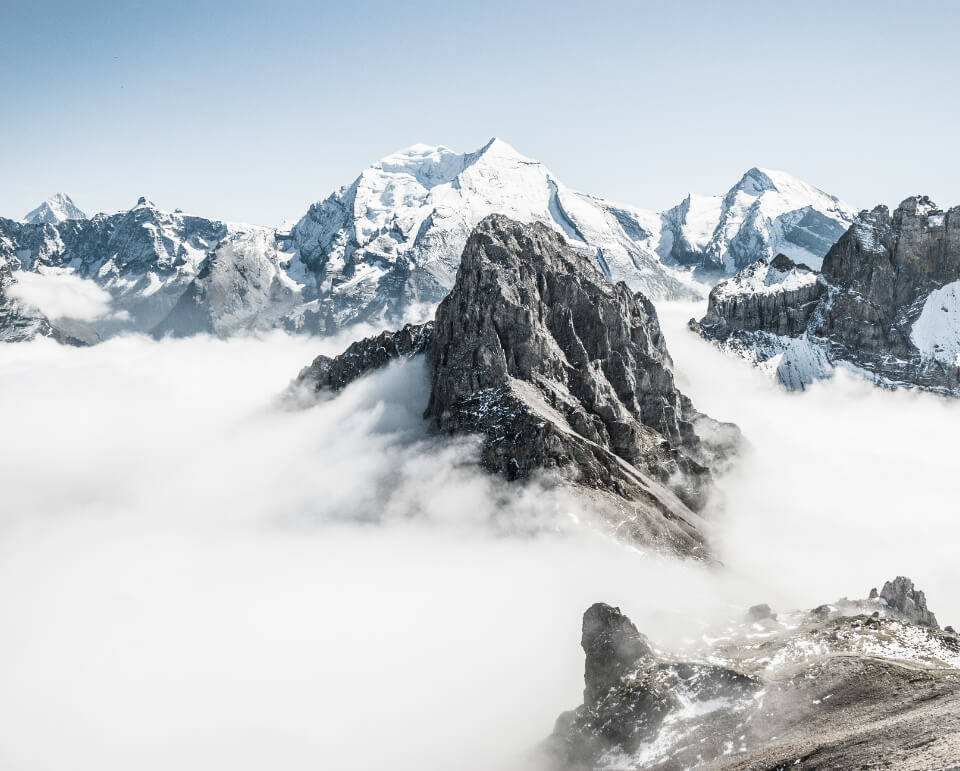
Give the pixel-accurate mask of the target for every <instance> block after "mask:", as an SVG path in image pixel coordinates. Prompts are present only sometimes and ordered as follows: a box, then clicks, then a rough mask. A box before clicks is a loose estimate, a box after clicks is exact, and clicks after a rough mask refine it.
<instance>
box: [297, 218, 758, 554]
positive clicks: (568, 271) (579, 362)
mask: <svg viewBox="0 0 960 771" xmlns="http://www.w3.org/2000/svg"><path fill="white" fill-rule="evenodd" d="M420 351H424V352H425V354H426V357H427V361H428V365H429V367H430V372H431V386H430V400H429V403H428V405H427V409H426V412H425V417H426V418H427V419H429V420H430V422H431V425H432V426H433V428H434V430H435V431H436V432H438V433H440V434H444V435H450V436H463V435H479V436H480V437H482V444H481V447H480V463H481V465H482V466H483V467H484V468H485V469H487V470H488V471H491V472H494V473H496V474H499V475H502V476H503V477H504V478H505V479H507V480H510V481H513V480H526V479H531V478H533V477H541V476H543V475H544V474H546V475H549V476H551V477H555V478H558V479H560V480H562V481H563V482H564V483H566V484H570V485H574V486H575V487H576V488H578V489H580V490H582V491H585V492H588V493H590V494H591V495H592V496H593V498H594V499H595V500H594V504H595V506H596V507H597V508H599V509H600V510H603V511H604V512H605V518H606V519H607V521H608V523H609V524H614V523H615V528H616V531H617V533H618V535H620V536H621V537H623V538H626V539H628V540H633V541H636V542H639V543H643V544H645V545H653V546H657V547H660V548H665V549H667V550H670V551H675V552H678V553H681V554H687V555H694V556H705V555H706V554H707V547H706V544H705V541H704V535H703V532H702V525H701V522H700V519H699V517H698V515H697V513H696V512H697V511H699V510H701V509H702V508H703V506H704V505H705V503H706V499H707V497H708V494H709V490H710V488H711V483H712V482H711V480H712V474H711V467H714V468H718V467H721V466H722V465H723V464H724V463H726V462H728V460H729V458H730V456H731V455H732V454H733V453H734V452H735V451H736V449H737V446H738V443H739V439H740V437H739V431H738V430H737V428H736V427H735V426H733V425H730V424H721V423H718V422H717V421H714V420H712V419H711V418H709V417H707V416H705V415H703V414H701V413H699V412H698V411H696V410H695V409H694V407H693V405H692V403H691V402H690V400H689V399H688V398H687V397H685V396H684V395H683V394H682V393H680V391H679V390H677V388H676V386H675V384H674V379H673V372H672V366H673V365H672V361H671V359H670V356H669V353H668V352H667V349H666V344H665V342H664V339H663V335H662V333H661V331H660V327H659V322H658V319H657V314H656V310H655V309H654V307H653V305H652V304H651V303H650V301H649V300H647V299H646V298H645V297H644V296H643V295H641V294H639V293H638V294H634V293H632V292H631V291H630V290H629V288H628V287H627V286H626V284H624V283H622V282H621V283H618V284H611V283H610V282H608V281H607V280H606V279H605V277H604V276H603V275H602V274H601V272H600V271H599V270H597V269H596V268H594V267H593V266H592V265H591V264H590V263H589V262H588V261H587V260H586V259H585V258H584V257H583V256H582V255H581V254H580V253H579V252H578V251H577V250H575V249H572V248H570V247H569V246H568V245H567V244H566V242H565V240H564V239H563V237H562V236H561V235H559V234H558V233H557V232H556V231H554V230H553V229H551V228H548V227H546V226H544V225H542V224H540V223H534V224H532V225H524V224H521V223H518V222H514V221H512V220H510V219H508V218H506V217H503V216H500V215H491V216H490V217H487V218H486V219H484V220H482V221H481V222H480V223H479V224H478V225H477V227H476V228H475V229H474V231H473V233H472V234H471V236H470V238H469V239H468V241H467V245H466V247H465V248H464V251H463V255H462V257H461V260H460V267H459V270H458V272H457V279H456V282H455V284H454V287H453V289H452V291H451V292H450V294H449V295H448V296H447V297H446V298H445V299H444V301H443V302H442V303H441V304H440V306H439V308H438V309H437V313H436V317H435V320H434V321H433V322H432V325H423V326H408V327H405V328H404V329H403V330H401V331H400V332H396V333H384V334H381V335H379V336H377V337H374V338H368V339H366V340H363V341H360V342H358V343H355V344H354V345H352V346H351V347H350V348H349V349H348V350H347V351H345V352H344V353H343V354H341V355H340V356H339V357H336V358H334V359H328V358H326V357H321V358H318V359H317V360H315V361H314V362H313V364H311V365H310V366H309V367H307V368H306V369H304V370H303V371H302V372H301V373H300V375H299V376H298V378H297V380H296V381H295V384H294V385H295V387H296V388H301V389H302V388H305V389H306V390H308V391H312V392H318V391H323V390H332V391H337V390H340V389H342V388H343V387H344V386H345V385H347V384H348V383H349V382H351V381H352V380H354V379H355V378H357V377H359V376H361V375H363V374H364V373H366V372H368V371H370V369H372V368H375V367H377V366H383V365H385V364H387V363H389V362H391V361H393V360H395V359H398V358H407V357H410V356H412V355H416V354H418V353H419V352H420Z"/></svg>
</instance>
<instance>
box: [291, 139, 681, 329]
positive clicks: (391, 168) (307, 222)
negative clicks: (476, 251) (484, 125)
mask: <svg viewBox="0 0 960 771" xmlns="http://www.w3.org/2000/svg"><path fill="white" fill-rule="evenodd" d="M493 213H499V214H504V215H506V216H508V217H510V218H512V219H515V220H518V221H520V222H542V223H544V224H546V225H548V226H550V227H551V228H553V229H554V230H557V231H558V232H560V233H562V234H563V235H564V236H565V238H566V239H567V241H568V242H569V243H570V244H571V245H572V246H573V247H574V248H576V249H578V250H579V251H581V252H583V253H584V254H586V255H587V256H588V257H590V259H591V260H593V261H594V263H595V264H596V265H597V266H598V267H599V268H600V270H601V271H602V272H603V273H604V274H605V275H606V276H607V277H608V278H609V279H611V280H614V281H619V280H623V281H626V282H627V283H628V284H629V285H630V286H631V288H633V289H635V290H640V291H643V292H645V293H647V294H649V295H651V296H654V297H684V296H689V295H690V294H691V289H690V288H689V287H688V285H687V284H685V283H684V282H683V281H682V278H681V277H680V276H678V275H677V274H676V273H674V272H673V271H671V270H670V269H669V268H667V267H665V266H663V265H662V264H661V263H660V261H659V260H658V258H657V255H656V254H655V253H654V252H653V251H652V250H651V249H650V248H649V246H648V242H649V240H650V238H651V237H652V235H653V234H652V233H651V232H648V231H646V230H643V229H642V226H641V225H640V224H639V223H640V221H641V220H642V219H643V217H644V215H643V214H638V213H635V212H634V213H631V212H629V211H628V210H626V209H623V210H621V209H619V208H618V207H615V206H613V205H611V204H607V203H605V202H603V201H600V200H599V199H596V198H592V197H589V196H585V195H581V194H578V193H575V192H573V191H571V190H569V189H568V188H567V187H565V186H564V185H563V183H561V182H560V181H559V180H557V179H556V178H555V177H554V176H553V175H552V174H551V173H550V171H549V170H548V169H547V168H546V167H545V166H543V164H541V163H539V162H538V161H535V160H532V159H530V158H527V157H525V156H523V155H521V154H520V153H518V152H517V151H516V150H514V149H513V148H512V147H510V146H509V145H508V144H506V143H505V142H503V141H501V140H499V139H493V140H491V141H490V142H489V143H488V144H486V145H485V146H484V147H482V148H481V149H480V150H478V151H476V152H473V153H466V154H460V153H456V152H454V151H452V150H450V149H448V148H446V147H432V146H426V145H415V146H413V147H410V148H407V149H406V150H403V151H400V152H398V153H395V154H393V155H390V156H387V157H386V158H383V159H382V160H380V161H378V162H377V163H375V164H374V165H373V166H371V167H370V168H369V169H367V170H366V171H364V172H363V173H362V174H361V175H360V176H359V177H358V178H357V179H356V180H355V181H354V183H353V184H352V185H350V186H349V187H345V188H342V189H341V190H339V191H338V192H337V193H335V194H333V195H332V196H330V197H329V198H327V199H326V200H324V201H322V202H320V203H318V204H315V205H314V206H312V207H311V208H310V210H309V212H307V215H306V216H305V217H304V218H303V219H302V220H300V222H299V223H297V225H296V226H295V228H294V229H293V233H292V238H293V240H294V243H295V245H296V248H297V249H298V250H299V252H300V254H301V258H302V260H303V262H304V263H305V264H306V265H307V266H308V267H309V268H310V269H311V270H312V271H314V273H315V274H316V276H317V283H318V306H317V308H316V309H313V310H312V311H311V317H312V318H311V319H310V321H309V323H308V326H313V325H318V326H319V328H321V329H329V328H330V327H331V326H340V325H342V324H343V323H346V322H347V321H350V320H353V319H363V320H369V321H386V320H391V321H393V322H394V323H396V322H398V321H401V320H403V319H404V317H405V316H409V315H410V311H411V310H415V309H417V308H419V307H422V306H432V305H434V304H435V303H437V302H439V301H440V300H441V299H442V298H443V296H444V295H445V294H446V293H447V291H448V290H449V289H450V287H451V286H452V285H453V278H454V276H455V274H456V270H457V265H458V264H459V260H460V253H461V251H462V250H463V247H464V245H465V244H466V241H467V237H468V235H469V234H470V231H471V230H472V229H473V227H474V226H475V225H476V224H477V223H478V222H479V221H480V220H481V219H483V218H484V217H485V216H487V215H489V214H493ZM618 214H619V216H618ZM648 218H649V216H648ZM653 219H654V220H655V219H656V218H655V217H654V218H653Z"/></svg>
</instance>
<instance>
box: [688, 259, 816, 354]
mask: <svg viewBox="0 0 960 771" xmlns="http://www.w3.org/2000/svg"><path fill="white" fill-rule="evenodd" d="M825 291H826V290H825V287H824V285H823V284H821V283H820V282H819V281H818V280H817V274H816V272H814V271H813V270H811V269H810V268H808V267H807V266H806V265H803V264H800V265H798V264H796V263H795V262H793V260H791V259H790V258H789V257H787V256H786V255H783V254H778V255H777V256H776V257H775V258H774V259H773V260H772V261H771V262H770V263H766V262H764V261H762V260H760V261H757V262H755V263H753V264H752V265H750V266H749V267H747V268H745V269H744V270H742V271H740V272H739V273H737V275H736V276H735V277H734V278H732V279H730V280H729V281H724V282H722V283H720V284H718V285H717V286H715V287H714V288H713V289H712V290H711V291H710V299H709V304H708V306H707V315H706V316H705V317H704V318H703V320H702V321H701V322H700V323H701V325H702V327H703V328H704V330H705V334H708V335H709V336H710V337H712V338H714V339H726V338H727V337H729V336H730V335H731V334H734V333H736V332H756V331H759V330H763V331H767V332H773V333H774V334H778V335H789V336H795V335H799V334H802V333H803V332H804V331H805V330H806V328H807V323H808V322H809V321H810V315H811V313H813V309H814V308H815V307H816V304H817V301H818V300H819V299H820V297H822V296H823V293H824V292H825Z"/></svg>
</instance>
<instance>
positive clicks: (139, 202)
mask: <svg viewBox="0 0 960 771" xmlns="http://www.w3.org/2000/svg"><path fill="white" fill-rule="evenodd" d="M141 206H146V207H148V208H150V209H156V208H157V207H156V204H154V202H153V201H151V200H150V199H149V198H147V197H146V196H145V195H141V196H140V197H139V198H138V199H137V205H136V206H135V207H134V208H139V207H141Z"/></svg>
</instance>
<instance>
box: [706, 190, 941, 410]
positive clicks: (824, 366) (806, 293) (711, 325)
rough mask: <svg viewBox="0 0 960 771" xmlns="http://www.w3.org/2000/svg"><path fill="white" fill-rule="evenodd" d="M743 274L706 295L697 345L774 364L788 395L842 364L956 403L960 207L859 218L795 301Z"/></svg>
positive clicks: (919, 202)
mask: <svg viewBox="0 0 960 771" xmlns="http://www.w3.org/2000/svg"><path fill="white" fill-rule="evenodd" d="M751 270H752V266H751V268H748V269H747V270H746V271H743V272H742V273H741V274H738V275H737V276H735V277H734V278H733V279H731V280H730V281H729V282H725V283H721V284H719V285H717V286H716V287H715V288H714V290H713V292H711V302H710V308H709V309H708V312H707V315H706V316H705V317H704V318H703V319H702V320H701V322H700V323H699V324H698V325H695V328H696V329H698V331H700V332H701V333H702V334H703V335H704V336H705V337H707V338H709V339H713V340H716V341H718V342H720V343H721V345H722V346H723V347H725V348H727V349H729V350H731V351H733V352H736V353H738V354H740V355H743V356H745V357H746V358H749V359H751V360H753V361H756V362H759V363H761V365H762V364H763V363H764V362H767V361H771V360H776V361H777V362H778V364H777V368H776V373H777V376H778V378H780V380H781V382H783V383H784V384H785V385H788V386H790V387H803V386H804V385H805V384H807V383H810V382H812V381H813V380H815V379H817V378H820V377H825V376H827V375H829V374H830V372H831V371H832V369H833V367H834V366H835V365H837V364H843V365H845V366H850V367H853V368H855V369H858V370H860V371H861V372H863V373H864V374H866V375H867V376H869V377H871V378H872V379H874V380H875V381H876V382H878V383H879V384H881V385H885V386H907V387H919V388H923V389H927V390H931V391H935V392H938V393H943V394H947V395H953V396H956V395H960V358H958V356H960V207H955V208H953V209H950V210H949V211H946V212H944V211H941V210H940V209H938V208H936V206H935V205H934V204H933V203H932V202H931V201H930V200H929V199H928V198H925V197H914V198H908V199H907V200H906V201H904V202H903V203H902V204H901V205H900V206H899V207H898V208H897V209H896V210H895V211H894V212H893V214H892V215H891V214H890V213H889V211H888V210H887V208H886V207H884V206H878V207H877V208H875V209H874V210H873V211H871V212H862V213H861V214H860V216H859V218H858V219H857V221H856V223H855V224H854V225H852V226H851V227H850V229H849V230H848V231H847V232H846V233H845V234H844V235H843V237H842V238H840V240H839V241H838V242H837V243H836V244H835V245H834V246H833V247H832V248H831V249H830V251H829V252H828V254H827V256H826V257H825V259H824V263H823V272H822V274H821V275H820V277H819V279H818V282H817V283H814V282H813V281H812V280H811V281H810V282H809V286H807V287H806V288H804V289H803V290H802V291H799V290H798V288H797V286H796V285H795V282H794V284H791V278H788V277H783V278H782V279H778V280H776V281H774V282H773V283H772V284H771V285H769V286H759V285H757V284H756V283H755V282H751V280H750V275H749V273H750V271H751ZM756 309H759V310H760V312H759V313H758V312H756Z"/></svg>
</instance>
